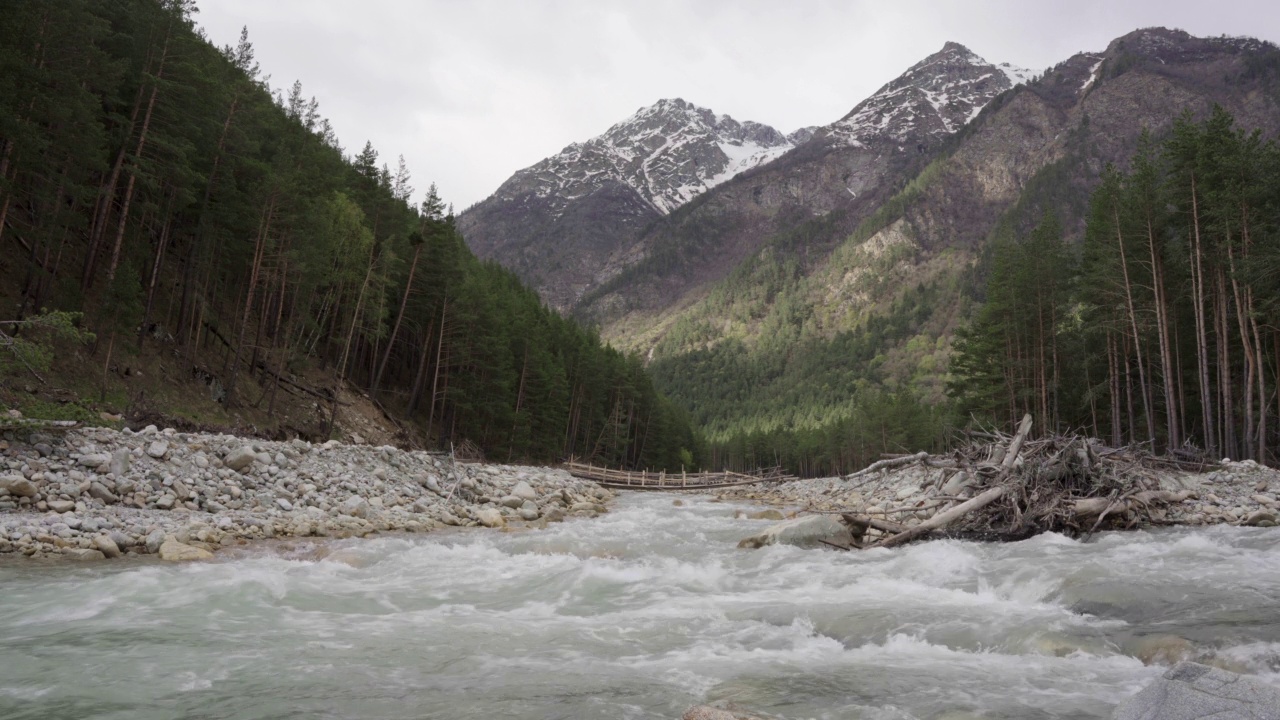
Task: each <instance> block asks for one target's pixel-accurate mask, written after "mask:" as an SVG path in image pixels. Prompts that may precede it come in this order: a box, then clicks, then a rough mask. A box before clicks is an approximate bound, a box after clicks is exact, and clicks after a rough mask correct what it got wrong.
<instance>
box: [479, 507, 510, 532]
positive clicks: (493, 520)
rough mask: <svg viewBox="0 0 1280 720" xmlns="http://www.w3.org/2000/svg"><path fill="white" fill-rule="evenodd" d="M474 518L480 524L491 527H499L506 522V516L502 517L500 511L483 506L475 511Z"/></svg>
mask: <svg viewBox="0 0 1280 720" xmlns="http://www.w3.org/2000/svg"><path fill="white" fill-rule="evenodd" d="M476 520H478V521H479V522H480V524H481V525H484V526H485V527H491V528H499V527H502V526H504V525H506V524H507V521H506V518H504V517H502V513H500V512H498V510H497V508H491V507H484V508H480V509H479V510H477V511H476Z"/></svg>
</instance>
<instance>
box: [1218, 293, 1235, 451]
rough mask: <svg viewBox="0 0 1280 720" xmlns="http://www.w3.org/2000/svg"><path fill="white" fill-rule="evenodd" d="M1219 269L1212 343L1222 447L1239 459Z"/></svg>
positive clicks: (1223, 295) (1229, 353) (1229, 357)
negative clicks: (1214, 355) (1216, 375)
mask: <svg viewBox="0 0 1280 720" xmlns="http://www.w3.org/2000/svg"><path fill="white" fill-rule="evenodd" d="M1223 275H1224V273H1223V271H1222V269H1221V268H1219V269H1218V271H1217V272H1216V273H1214V294H1215V298H1214V301H1215V302H1214V305H1215V309H1216V312H1215V314H1214V321H1213V330H1214V342H1215V343H1216V344H1217V350H1218V391H1219V393H1220V394H1221V396H1222V415H1221V425H1220V427H1221V428H1222V447H1223V448H1224V450H1225V452H1227V453H1228V454H1229V455H1230V456H1231V457H1233V458H1238V457H1240V448H1239V447H1238V446H1237V444H1236V419H1235V417H1236V414H1235V401H1234V393H1233V388H1232V380H1231V348H1230V342H1231V339H1230V335H1228V333H1227V327H1228V322H1229V321H1228V320H1227V291H1226V282H1225V279H1224V277H1223Z"/></svg>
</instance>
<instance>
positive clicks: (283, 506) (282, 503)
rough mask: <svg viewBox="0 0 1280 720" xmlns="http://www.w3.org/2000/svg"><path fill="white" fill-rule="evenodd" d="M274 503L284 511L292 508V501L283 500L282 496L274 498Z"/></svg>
mask: <svg viewBox="0 0 1280 720" xmlns="http://www.w3.org/2000/svg"><path fill="white" fill-rule="evenodd" d="M276 505H279V506H280V509H281V510H283V511H285V512H290V511H292V510H293V503H291V502H289V501H288V500H285V499H284V498H276Z"/></svg>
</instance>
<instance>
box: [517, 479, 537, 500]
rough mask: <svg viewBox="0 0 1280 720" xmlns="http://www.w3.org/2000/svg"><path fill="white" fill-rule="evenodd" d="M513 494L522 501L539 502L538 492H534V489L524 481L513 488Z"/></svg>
mask: <svg viewBox="0 0 1280 720" xmlns="http://www.w3.org/2000/svg"><path fill="white" fill-rule="evenodd" d="M511 494H512V495H514V496H516V497H518V498H520V499H521V500H537V499H538V493H537V491H536V490H534V489H533V488H532V487H530V486H529V483H527V482H525V481H523V480H521V481H520V482H518V483H516V486H515V487H513V488H511Z"/></svg>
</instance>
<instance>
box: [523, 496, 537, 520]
mask: <svg viewBox="0 0 1280 720" xmlns="http://www.w3.org/2000/svg"><path fill="white" fill-rule="evenodd" d="M525 502H526V505H525V507H522V508H520V510H519V515H520V519H521V520H537V519H538V516H539V515H541V513H539V512H538V506H537V505H534V506H533V507H528V505H531V504H532V503H529V502H528V501H525Z"/></svg>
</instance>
